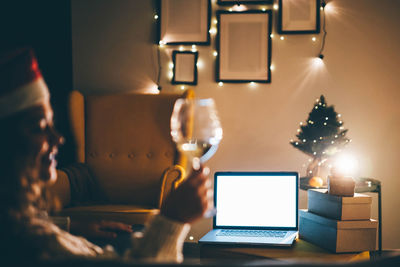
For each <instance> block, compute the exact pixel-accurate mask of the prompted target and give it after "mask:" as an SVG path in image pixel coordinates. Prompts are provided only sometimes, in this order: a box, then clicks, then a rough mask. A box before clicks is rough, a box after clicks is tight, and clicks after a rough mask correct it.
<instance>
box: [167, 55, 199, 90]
mask: <svg viewBox="0 0 400 267" xmlns="http://www.w3.org/2000/svg"><path fill="white" fill-rule="evenodd" d="M198 57H199V53H198V52H197V51H178V50H174V51H172V62H173V64H174V67H173V77H172V80H171V83H172V84H188V85H197V59H198Z"/></svg>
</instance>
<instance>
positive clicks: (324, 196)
mask: <svg viewBox="0 0 400 267" xmlns="http://www.w3.org/2000/svg"><path fill="white" fill-rule="evenodd" d="M308 198H309V199H310V198H316V199H320V200H328V201H333V202H339V203H342V204H343V205H345V204H370V203H371V202H372V198H371V197H370V196H368V195H364V194H359V193H354V196H352V197H342V196H335V195H330V194H328V190H327V189H309V190H308Z"/></svg>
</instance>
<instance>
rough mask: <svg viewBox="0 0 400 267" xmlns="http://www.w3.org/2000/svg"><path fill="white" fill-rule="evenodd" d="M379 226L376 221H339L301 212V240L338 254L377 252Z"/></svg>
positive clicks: (305, 211)
mask: <svg viewBox="0 0 400 267" xmlns="http://www.w3.org/2000/svg"><path fill="white" fill-rule="evenodd" d="M377 226H378V223H377V221H376V220H371V219H369V220H359V221H339V220H334V219H329V218H326V217H323V216H319V215H317V214H314V213H311V212H308V211H307V210H300V221H299V235H300V238H301V239H304V240H306V241H308V242H310V243H313V244H315V245H317V246H320V247H322V248H325V249H328V250H330V251H333V252H337V253H338V252H360V251H372V250H375V249H376V229H377Z"/></svg>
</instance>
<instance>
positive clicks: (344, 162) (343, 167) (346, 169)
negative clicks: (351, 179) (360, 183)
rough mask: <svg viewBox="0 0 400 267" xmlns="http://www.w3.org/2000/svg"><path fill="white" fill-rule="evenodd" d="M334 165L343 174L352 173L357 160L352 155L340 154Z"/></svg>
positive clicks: (356, 165)
mask: <svg viewBox="0 0 400 267" xmlns="http://www.w3.org/2000/svg"><path fill="white" fill-rule="evenodd" d="M333 165H334V167H335V168H336V170H337V171H338V172H339V173H343V175H353V174H354V173H355V171H356V170H357V167H358V161H357V159H356V158H355V157H354V156H353V155H349V154H342V155H340V156H338V157H337V158H336V160H335V162H334V164H333Z"/></svg>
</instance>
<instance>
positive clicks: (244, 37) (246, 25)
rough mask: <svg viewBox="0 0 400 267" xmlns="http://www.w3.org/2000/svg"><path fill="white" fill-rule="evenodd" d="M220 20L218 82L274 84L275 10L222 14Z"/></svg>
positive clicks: (218, 17) (220, 13) (219, 12)
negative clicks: (272, 33)
mask: <svg viewBox="0 0 400 267" xmlns="http://www.w3.org/2000/svg"><path fill="white" fill-rule="evenodd" d="M217 19H218V35H217V38H216V45H217V60H216V81H217V82H224V83H225V82H226V83H245V82H256V83H270V82H271V68H270V67H271V51H272V42H271V31H272V11H271V10H266V11H261V10H249V11H243V12H230V11H218V12H217ZM230 26H231V27H230Z"/></svg>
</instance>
